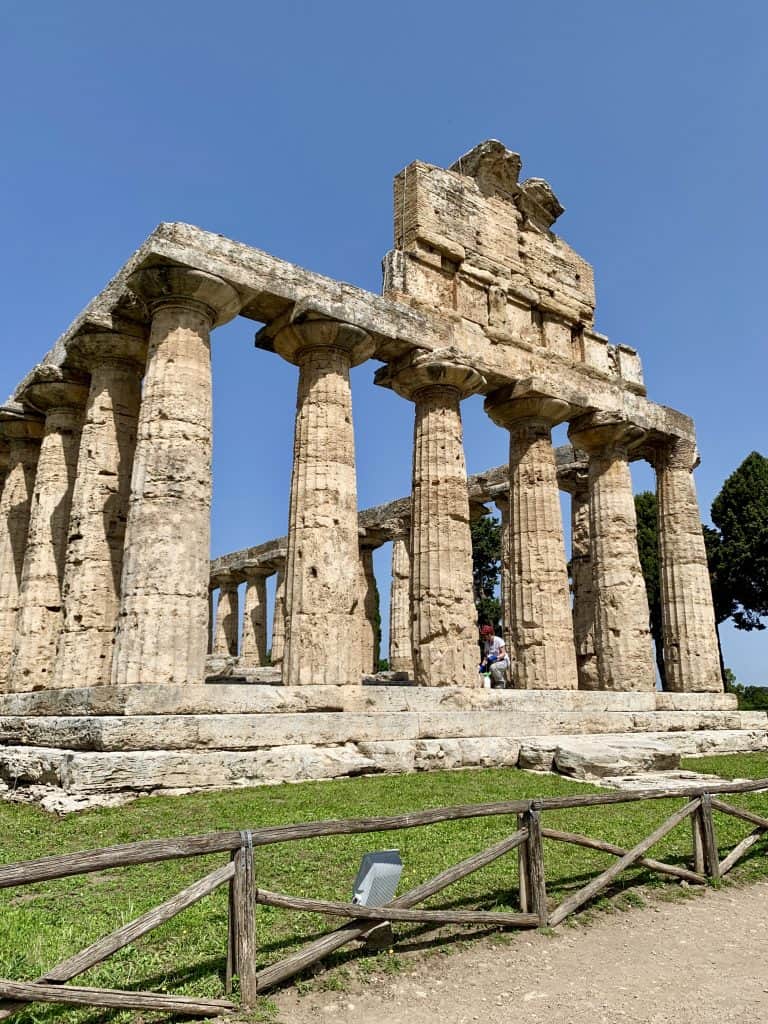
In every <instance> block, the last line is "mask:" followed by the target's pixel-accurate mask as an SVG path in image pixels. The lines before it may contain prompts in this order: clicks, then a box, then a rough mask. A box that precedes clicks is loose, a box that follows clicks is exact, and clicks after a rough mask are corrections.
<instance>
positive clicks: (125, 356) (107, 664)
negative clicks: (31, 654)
mask: <svg viewBox="0 0 768 1024" xmlns="http://www.w3.org/2000/svg"><path fill="white" fill-rule="evenodd" d="M134 331H135V328H134ZM146 349H147V346H146V340H145V339H144V337H143V335H142V334H139V335H138V336H137V335H136V334H135V333H134V334H130V333H128V332H124V333H122V334H120V333H109V334H104V333H97V334H88V335H83V336H81V337H78V338H76V339H74V340H73V342H72V343H71V344H70V347H69V361H70V362H71V363H73V364H74V365H77V366H79V367H80V368H81V369H85V370H87V371H88V372H89V373H90V375H91V382H90V389H89V393H88V400H87V403H86V407H85V415H84V420H83V426H82V431H81V435H80V451H79V454H78V460H77V476H76V479H75V486H74V491H73V495H72V508H71V512H70V520H69V537H68V544H67V552H66V564H65V567H64V578H63V583H62V603H63V622H62V628H61V633H60V636H59V647H58V657H57V661H56V666H55V671H54V679H53V685H54V686H59V687H73V686H95V685H102V686H104V685H107V684H108V683H109V682H110V680H111V677H112V652H113V649H114V636H115V625H116V623H117V614H118V609H119V604H120V579H121V575H122V569H123V546H124V540H125V525H126V521H127V518H128V499H129V496H130V487H131V470H132V468H133V456H134V451H135V448H136V427H137V421H138V416H139V403H140V401H141V377H142V373H143V371H144V363H145V360H146Z"/></svg>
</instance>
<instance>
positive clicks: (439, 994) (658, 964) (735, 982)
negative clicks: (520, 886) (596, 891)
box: [275, 882, 768, 1024]
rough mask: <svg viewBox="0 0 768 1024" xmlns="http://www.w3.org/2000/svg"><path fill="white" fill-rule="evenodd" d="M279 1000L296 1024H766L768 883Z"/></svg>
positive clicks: (283, 1015) (284, 1015) (427, 960)
mask: <svg viewBox="0 0 768 1024" xmlns="http://www.w3.org/2000/svg"><path fill="white" fill-rule="evenodd" d="M275 1002H276V1003H277V1004H278V1007H279V1010H280V1013H279V1019H280V1020H281V1021H286V1022H287V1021H290V1022H291V1024H308V1022H318V1021H329V1022H330V1021H333V1022H334V1024H336V1022H338V1024H347V1022H349V1024H351V1022H361V1024H362V1022H364V1024H399V1022H400V1021H403V1022H406V1021H407V1024H470V1022H474V1021H479V1022H481V1024H502V1022H503V1024H509V1021H511V1020H514V1021H515V1024H544V1022H546V1024H635V1022H637V1024H731V1022H738V1024H761V1022H763V1021H768V883H765V882H761V883H759V884H756V885H751V886H745V887H743V888H728V889H725V890H721V891H719V892H718V891H710V892H707V893H704V894H701V895H698V896H697V897H696V898H692V899H690V900H685V901H682V900H676V901H674V902H660V901H659V902H653V903H651V904H649V905H648V906H647V907H645V908H639V909H633V910H631V911H628V912H626V913H616V914H613V915H603V916H601V917H599V918H597V919H596V920H595V921H594V923H593V924H591V925H590V926H588V927H575V928H568V927H565V928H560V929H558V931H557V932H556V933H555V934H554V935H552V936H548V935H542V934H539V933H532V932H526V933H517V934H516V935H515V936H514V937H512V938H511V939H506V940H503V941H502V942H499V941H498V940H497V941H495V942H494V941H493V940H491V939H489V940H482V941H479V942H477V943H473V944H472V945H471V947H468V948H465V949H462V950H460V951H459V952H456V953H454V954H453V955H451V956H441V955H437V956H434V955H433V956H428V957H424V955H423V954H421V955H420V956H418V957H415V958H413V959H407V961H406V967H405V969H404V970H403V971H402V972H401V973H399V974H397V975H394V976H384V975H380V976H376V977H374V978H373V979H372V980H370V981H368V982H367V983H365V984H361V983H360V982H358V981H352V982H351V983H350V985H349V988H348V990H347V991H345V992H310V993H309V994H308V995H305V996H297V995H296V994H295V992H293V991H286V992H283V993H280V994H279V995H278V996H277V997H276V999H275Z"/></svg>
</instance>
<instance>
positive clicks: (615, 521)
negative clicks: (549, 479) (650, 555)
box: [569, 415, 656, 690]
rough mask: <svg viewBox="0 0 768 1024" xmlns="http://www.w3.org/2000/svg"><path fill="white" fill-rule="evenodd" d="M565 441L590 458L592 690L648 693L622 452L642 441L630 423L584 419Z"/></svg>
mask: <svg viewBox="0 0 768 1024" xmlns="http://www.w3.org/2000/svg"><path fill="white" fill-rule="evenodd" d="M569 436H570V438H571V440H572V441H573V443H574V444H575V445H576V447H577V448H582V449H584V450H585V451H587V452H588V453H589V456H590V461H589V504H590V533H591V537H592V572H593V585H594V592H595V646H596V650H597V660H598V674H599V683H600V686H601V687H602V688H603V689H607V690H643V689H649V690H650V689H653V688H654V686H655V682H656V670H655V665H654V660H653V652H652V647H651V635H650V627H649V613H648V598H647V595H646V591H645V582H644V580H643V573H642V569H641V568H640V556H639V554H638V550H637V519H636V516H635V501H634V497H633V494H632V477H631V475H630V471H629V463H628V461H627V460H628V451H629V448H630V447H631V446H632V445H633V444H636V443H637V442H638V441H639V440H641V439H642V437H643V432H642V431H640V430H639V429H637V428H636V427H635V426H633V425H632V424H631V423H628V422H625V421H622V420H620V419H616V418H615V417H607V418H605V417H601V416H597V415H593V416H589V417H587V418H586V419H582V420H578V421H576V422H575V423H572V424H571V427H570V430H569Z"/></svg>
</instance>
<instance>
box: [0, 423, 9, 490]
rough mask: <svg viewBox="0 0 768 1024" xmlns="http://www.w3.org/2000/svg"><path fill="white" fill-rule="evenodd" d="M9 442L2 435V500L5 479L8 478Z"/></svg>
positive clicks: (0, 437) (0, 452) (0, 460)
mask: <svg viewBox="0 0 768 1024" xmlns="http://www.w3.org/2000/svg"><path fill="white" fill-rule="evenodd" d="M8 454H9V453H8V442H7V441H6V440H5V438H4V437H2V436H1V435H0V499H2V495H3V487H4V486H5V478H6V477H7V476H8Z"/></svg>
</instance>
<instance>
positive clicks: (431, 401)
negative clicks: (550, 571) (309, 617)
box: [377, 351, 485, 687]
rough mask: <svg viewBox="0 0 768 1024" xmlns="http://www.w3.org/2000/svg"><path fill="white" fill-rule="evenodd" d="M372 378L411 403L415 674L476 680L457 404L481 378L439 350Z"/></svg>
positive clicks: (438, 680)
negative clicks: (412, 418)
mask: <svg viewBox="0 0 768 1024" xmlns="http://www.w3.org/2000/svg"><path fill="white" fill-rule="evenodd" d="M377 381H378V382H379V383H387V384H389V386H391V387H393V388H394V390H395V391H397V393H398V394H400V395H402V396H403V397H404V398H409V399H410V400H411V401H413V402H414V403H415V405H416V418H415V426H414V440H413V487H412V499H411V500H412V505H411V609H412V614H413V628H412V634H411V635H412V642H413V667H414V678H415V680H416V682H417V684H419V685H421V686H465V687H473V686H479V685H480V682H481V680H480V677H479V675H478V671H477V662H478V648H477V610H476V608H475V602H474V596H473V592H472V538H471V534H470V529H469V498H468V495H467V469H466V463H465V459H464V444H463V438H462V429H461V411H460V402H461V400H462V399H463V398H466V397H468V396H469V395H471V394H474V393H475V392H477V391H479V390H480V389H481V388H482V387H483V386H484V384H485V381H484V379H483V377H482V376H481V375H480V374H479V373H477V371H475V370H473V369H472V368H471V367H469V366H467V365H465V364H463V363H459V362H457V361H456V359H455V358H454V356H453V354H452V353H448V352H446V351H440V352H430V353H424V354H423V355H420V356H417V357H416V358H415V359H413V360H411V361H410V362H408V363H407V364H406V365H404V366H399V367H388V368H386V371H385V372H384V373H381V374H378V375H377Z"/></svg>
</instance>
